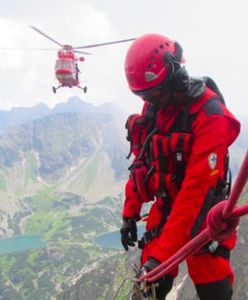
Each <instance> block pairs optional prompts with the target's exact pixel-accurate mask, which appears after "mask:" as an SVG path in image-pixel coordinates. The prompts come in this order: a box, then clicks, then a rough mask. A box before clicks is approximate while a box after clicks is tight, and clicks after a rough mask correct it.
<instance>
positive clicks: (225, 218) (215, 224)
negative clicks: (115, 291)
mask: <svg viewBox="0 0 248 300" xmlns="http://www.w3.org/2000/svg"><path fill="white" fill-rule="evenodd" d="M247 179H248V151H247V152H246V155H245V158H244V161H243V163H242V166H241V168H240V170H239V173H238V176H237V179H236V181H235V184H234V186H233V188H232V192H231V195H230V197H229V199H228V200H226V201H222V202H220V203H218V204H217V205H215V206H214V207H213V208H212V209H211V210H210V211H209V213H208V216H207V228H206V229H205V230H203V231H202V232H201V233H200V234H198V235H197V236H196V237H195V238H194V239H192V240H190V241H189V242H188V243H187V244H186V245H184V246H183V247H182V248H181V249H179V250H178V251H177V252H176V253H175V254H174V255H173V256H171V257H170V258H169V259H168V260H166V261H165V262H163V263H161V264H160V265H159V266H158V267H156V268H155V269H153V270H152V271H150V272H148V273H146V274H145V275H143V276H141V277H140V278H139V280H138V281H139V282H141V281H143V280H146V281H148V282H153V281H156V280H158V279H159V278H161V277H162V276H164V275H166V274H168V273H169V272H170V271H171V270H173V269H174V268H175V267H176V266H178V265H179V264H180V263H181V262H182V261H183V260H184V259H185V258H186V257H187V256H188V255H190V254H193V253H194V252H196V251H197V250H198V249H200V248H201V247H203V246H204V245H205V244H206V243H208V242H209V241H210V240H218V241H221V240H222V239H225V238H226V237H228V236H230V235H231V234H232V233H233V231H234V230H235V229H236V227H237V225H238V222H239V218H240V217H241V216H243V215H246V214H248V204H245V205H243V206H241V207H238V208H235V205H236V203H237V201H238V199H239V197H240V195H241V192H242V190H243V188H244V187H245V184H246V182H247Z"/></svg>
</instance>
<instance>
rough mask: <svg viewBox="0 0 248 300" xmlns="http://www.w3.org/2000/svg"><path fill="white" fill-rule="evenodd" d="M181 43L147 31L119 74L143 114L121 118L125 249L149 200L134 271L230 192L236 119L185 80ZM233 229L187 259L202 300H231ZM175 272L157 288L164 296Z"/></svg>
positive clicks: (199, 223)
mask: <svg viewBox="0 0 248 300" xmlns="http://www.w3.org/2000/svg"><path fill="white" fill-rule="evenodd" d="M183 63H184V58H183V55H182V48H181V46H180V45H179V44H178V43H177V42H175V41H172V40H170V39H169V38H167V37H165V36H162V35H159V34H147V35H144V36H141V37H140V38H138V39H136V40H135V41H134V42H133V43H132V45H131V46H130V48H129V50H128V52H127V55H126V61H125V73H126V78H127V81H128V84H129V88H130V89H131V91H132V92H133V93H134V94H136V95H138V96H140V97H141V98H142V99H143V100H144V106H143V110H142V113H141V114H134V115H131V116H130V117H129V118H128V120H127V123H126V128H127V131H128V135H127V139H128V140H129V141H130V149H131V150H130V154H129V156H131V154H133V156H134V159H133V162H132V165H131V166H130V168H129V170H130V176H129V180H128V181H127V184H126V188H125V202H124V206H123V213H122V217H123V224H122V228H121V230H120V232H121V241H122V244H123V247H124V248H125V250H126V251H128V248H129V246H133V245H134V242H136V241H137V227H136V222H137V221H139V220H140V219H141V209H142V205H143V204H144V203H146V202H150V201H152V205H151V208H150V211H149V214H148V217H147V224H146V232H145V233H144V236H143V238H142V239H141V240H140V241H139V246H140V247H141V248H142V256H141V270H140V275H142V274H144V273H146V272H149V271H150V270H152V269H154V268H155V267H157V266H158V265H159V264H160V263H162V262H164V261H166V260H167V259H168V258H169V257H171V256H172V255H173V254H174V253H176V251H178V250H179V249H180V248H182V246H183V245H185V244H186V243H187V242H188V241H189V240H190V239H191V238H193V237H195V236H196V235H197V234H198V233H199V232H200V231H202V229H204V228H205V226H206V216H207V213H208V211H209V210H210V208H211V207H213V206H214V205H215V204H217V203H218V202H219V201H221V200H224V199H226V198H227V197H228V190H229V188H230V182H229V181H228V177H229V176H228V157H229V156H228V147H229V146H230V145H231V144H232V143H233V142H234V141H235V139H236V138H237V136H238V134H239V131H240V124H239V122H238V121H237V120H236V119H235V117H234V116H233V115H232V114H231V112H230V111H228V110H227V108H226V106H225V103H224V99H223V97H222V95H221V93H220V91H219V89H218V87H217V86H216V84H215V82H214V81H213V80H212V79H210V78H208V77H202V78H193V77H190V76H189V75H188V73H187V71H186V69H185V67H184V66H183ZM235 243H236V232H235V233H234V234H232V235H231V236H230V237H229V238H227V239H225V240H223V241H221V242H217V241H212V242H210V243H208V244H207V245H205V246H204V247H203V248H202V249H199V250H198V251H197V252H196V253H195V254H194V255H190V256H189V257H188V258H187V266H188V272H189V275H190V277H191V279H192V281H193V283H194V285H195V287H196V291H197V294H198V296H199V298H200V299H201V300H217V299H218V300H229V299H231V297H232V285H233V281H234V274H233V270H232V268H231V266H230V263H229V258H230V250H232V249H233V248H234V246H235ZM177 273H178V270H177V269H175V270H173V272H171V273H170V274H167V275H166V276H164V277H163V278H162V279H161V280H160V281H159V285H158V286H157V287H156V294H157V295H156V297H157V299H159V300H162V299H165V297H166V295H167V294H168V292H169V291H170V290H171V288H172V284H173V279H174V278H175V277H176V276H177Z"/></svg>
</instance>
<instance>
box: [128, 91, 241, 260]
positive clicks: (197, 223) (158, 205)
mask: <svg viewBox="0 0 248 300" xmlns="http://www.w3.org/2000/svg"><path fill="white" fill-rule="evenodd" d="M217 97H218V96H217V94H216V93H214V92H213V91H212V90H210V89H209V88H206V90H205V92H204V94H203V95H202V97H201V99H198V100H195V101H193V102H192V103H191V105H190V108H189V114H188V117H189V118H190V119H191V124H190V130H187V131H186V132H182V131H180V132H178V131H177V126H174V125H175V123H177V124H180V122H183V120H180V119H178V116H179V115H180V116H181V113H182V110H180V109H176V108H175V107H174V106H169V107H167V108H166V109H160V110H159V111H158V112H157V115H156V120H155V127H156V128H157V132H155V133H154V134H153V135H152V137H151V139H150V140H149V147H147V149H150V150H149V151H148V152H149V154H146V153H145V154H144V155H143V156H142V159H143V160H144V159H145V160H146V161H147V157H148V156H149V157H148V158H149V163H148V166H147V164H145V167H144V166H142V167H141V168H143V169H142V170H143V173H144V174H146V173H147V171H148V169H152V170H153V171H152V172H151V175H150V176H149V179H148V180H147V181H146V182H145V183H143V184H141V188H140V189H142V188H143V189H145V190H146V195H145V196H144V193H142V194H141V193H139V188H138V189H137V182H134V181H137V178H135V177H134V176H130V178H129V180H128V182H127V184H126V190H125V191H126V199H125V203H124V207H123V217H127V218H133V217H136V218H139V217H140V211H141V208H142V204H143V203H144V202H147V201H150V200H151V201H154V204H153V205H152V208H151V210H150V212H149V216H148V222H147V230H151V229H153V228H154V227H156V226H158V225H159V223H160V222H161V219H162V217H163V212H164V211H163V201H164V200H163V199H162V195H163V193H165V194H167V195H168V196H169V199H170V200H167V201H170V206H171V212H170V215H169V218H168V220H167V222H166V224H165V225H164V226H163V229H162V232H161V234H160V236H159V241H158V243H156V247H155V249H152V252H151V253H150V256H152V257H154V258H156V259H158V260H159V261H165V260H166V259H168V258H169V257H170V256H171V255H173V254H174V253H175V252H176V251H177V250H178V249H180V248H181V247H182V246H183V245H184V244H185V243H187V242H188V241H189V240H190V239H191V238H192V236H194V235H196V234H197V233H198V232H199V231H200V230H201V229H202V228H204V226H205V217H206V214H207V211H208V210H209V209H210V207H211V206H212V205H213V203H212V201H213V200H212V199H213V194H214V193H215V192H216V189H217V188H218V185H219V183H220V182H223V180H224V177H225V173H226V170H225V162H226V157H227V152H228V147H229V146H230V145H231V144H232V143H233V142H234V140H235V139H236V138H237V136H238V134H239V131H240V124H239V122H238V121H237V120H236V119H235V117H234V116H233V115H232V114H231V113H230V112H229V111H228V110H227V108H226V107H225V105H224V104H223V103H222V102H221V101H220V100H217V99H216V98H217ZM146 110H147V104H145V105H144V108H143V112H142V114H141V117H142V116H143V117H144V116H145V115H146ZM136 116H137V115H136ZM179 118H180V117H179ZM178 121H179V122H178ZM141 123H142V122H140V123H139V126H141V125H140V124H141ZM147 124H148V125H147ZM173 124H174V125H173ZM142 126H143V128H141V131H142V130H143V131H142V132H143V133H144V132H146V129H147V127H149V126H150V124H149V122H148V123H146V124H142ZM142 126H141V127H142ZM173 126H174V130H171V128H172V127H173ZM143 135H144V134H143ZM147 135H148V131H147V133H146V134H145V137H147ZM145 137H144V136H142V137H141V139H142V140H141V147H140V148H139V147H137V145H133V148H134V149H133V153H134V154H135V159H134V162H137V161H139V159H140V157H139V154H140V150H141V149H142V144H144V142H145ZM182 140H183V142H182ZM135 146H136V151H135ZM179 149H180V151H179ZM142 159H141V161H142ZM175 160H177V161H178V162H179V163H178V162H177V163H175ZM180 160H183V161H184V162H185V166H184V169H183V177H182V178H181V180H180V179H179V180H178V178H176V177H177V176H175V175H176V174H177V170H175V169H177V168H178V166H179V167H180ZM140 174H142V172H141V173H140ZM181 175H182V174H181ZM140 178H141V179H140ZM140 178H138V180H141V181H142V176H141V177H140Z"/></svg>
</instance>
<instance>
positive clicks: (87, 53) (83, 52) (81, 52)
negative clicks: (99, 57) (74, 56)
mask: <svg viewBox="0 0 248 300" xmlns="http://www.w3.org/2000/svg"><path fill="white" fill-rule="evenodd" d="M72 49H73V51H74V52H75V53H80V54H85V55H92V53H90V52H86V51H79V50H74V48H72Z"/></svg>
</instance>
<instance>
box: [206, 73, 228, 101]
mask: <svg viewBox="0 0 248 300" xmlns="http://www.w3.org/2000/svg"><path fill="white" fill-rule="evenodd" d="M203 80H204V82H205V84H206V86H207V87H208V88H210V89H211V90H212V91H214V92H215V93H216V94H217V95H218V96H219V97H220V101H221V102H222V103H223V104H225V99H224V97H223V95H222V93H221V91H220V89H219V87H218V86H217V84H216V82H215V81H214V80H213V79H212V78H210V77H207V76H204V77H203Z"/></svg>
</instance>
